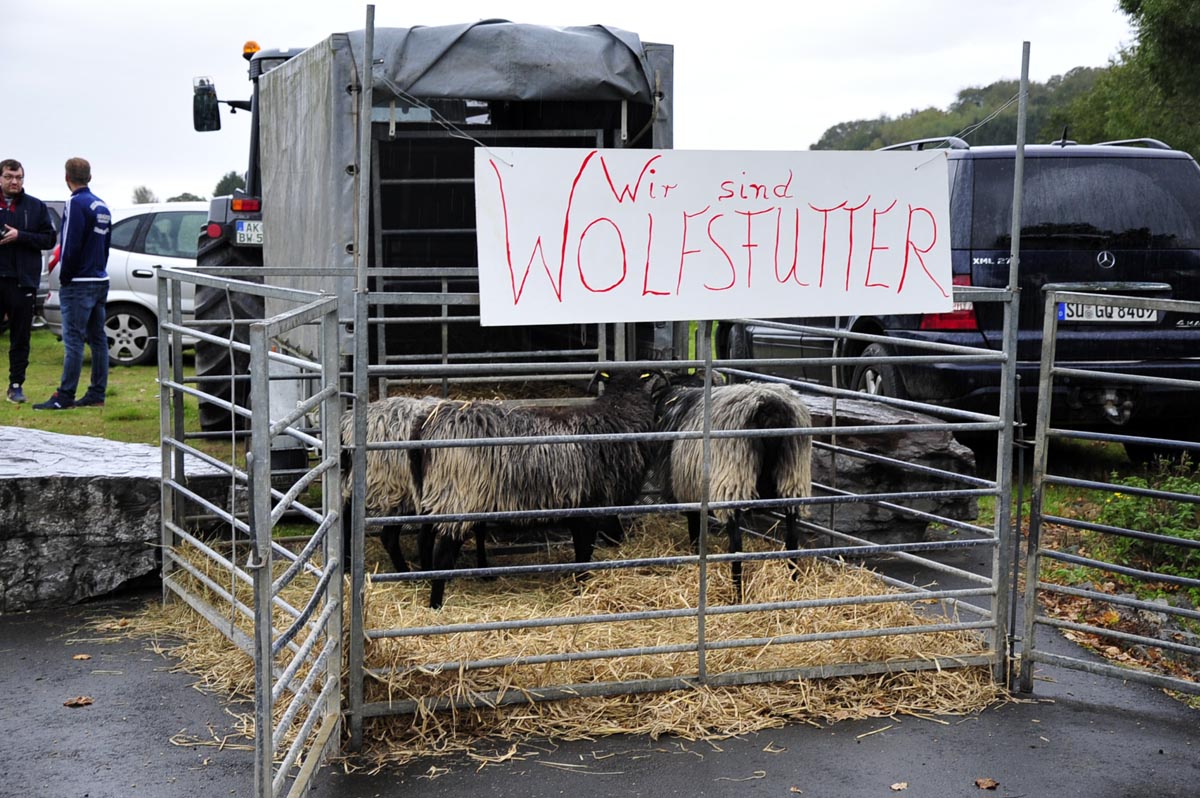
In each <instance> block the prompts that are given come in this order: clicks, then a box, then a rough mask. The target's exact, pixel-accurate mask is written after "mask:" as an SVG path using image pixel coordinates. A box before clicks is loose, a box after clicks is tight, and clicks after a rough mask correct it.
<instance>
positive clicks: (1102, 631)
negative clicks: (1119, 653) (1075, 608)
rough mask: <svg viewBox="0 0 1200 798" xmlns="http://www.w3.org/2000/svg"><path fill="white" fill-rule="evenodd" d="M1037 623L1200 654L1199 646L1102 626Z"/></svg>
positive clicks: (1053, 620)
mask: <svg viewBox="0 0 1200 798" xmlns="http://www.w3.org/2000/svg"><path fill="white" fill-rule="evenodd" d="M1037 622H1038V623H1039V624H1040V625H1042V626H1053V627H1054V628H1055V629H1069V630H1071V631H1074V632H1083V633H1085V634H1091V635H1096V636H1097V637H1109V638H1112V639H1113V640H1123V641H1125V642H1126V643H1134V644H1137V645H1143V646H1151V647H1153V648H1165V649H1169V650H1171V651H1179V652H1182V653H1184V654H1190V655H1192V656H1196V655H1197V654H1200V646H1189V645H1188V644H1186V643H1176V642H1175V641H1174V640H1160V639H1158V638H1157V637H1146V636H1145V635H1135V634H1129V633H1128V632H1121V631H1119V630H1117V629H1106V628H1105V627H1103V626H1092V625H1090V624H1086V623H1075V622H1073V621H1063V620H1059V619H1058V618H1047V617H1039V618H1038V619H1037Z"/></svg>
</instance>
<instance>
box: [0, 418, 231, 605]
mask: <svg viewBox="0 0 1200 798" xmlns="http://www.w3.org/2000/svg"><path fill="white" fill-rule="evenodd" d="M0 452H4V455H3V457H0V612H16V611H21V610H27V609H35V608H45V607H54V606H64V605H68V604H75V603H78V602H80V601H84V600H86V599H89V598H93V597H95V596H100V595H103V594H105V593H109V592H111V591H113V590H115V589H116V588H118V587H120V586H121V585H122V584H124V583H126V582H128V581H129V580H131V579H136V578H139V577H143V576H146V575H149V574H154V573H157V571H158V568H159V562H160V559H159V540H160V532H159V526H160V518H161V512H160V506H161V501H160V499H161V497H160V487H159V486H160V478H161V476H162V471H161V467H160V457H159V449H158V447H157V446H150V445H145V444H132V443H120V442H117V441H109V440H104V439H101V438H90V437H84V436H78V435H60V434H57V433H52V432H44V431H41V430H30V429H21V428H16V427H0ZM192 462H194V463H195V466H194V467H193V465H192V464H191V463H189V465H188V473H189V476H190V475H192V474H193V473H195V474H196V475H197V476H199V477H201V478H202V479H206V480H208V481H209V482H210V483H211V482H212V481H213V480H215V479H216V478H218V476H219V472H218V471H216V470H215V469H212V468H211V467H209V466H207V465H205V464H203V463H199V462H196V461H194V460H193V461H192Z"/></svg>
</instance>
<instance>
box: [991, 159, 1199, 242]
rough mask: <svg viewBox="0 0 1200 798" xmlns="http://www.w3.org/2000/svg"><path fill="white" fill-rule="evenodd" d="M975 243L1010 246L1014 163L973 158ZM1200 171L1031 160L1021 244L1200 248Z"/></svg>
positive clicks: (1150, 164)
mask: <svg viewBox="0 0 1200 798" xmlns="http://www.w3.org/2000/svg"><path fill="white" fill-rule="evenodd" d="M974 168H975V194H974V198H973V200H974V201H973V205H974V219H973V224H972V227H971V246H972V247H973V248H975V249H1008V248H1009V247H1010V244H1011V235H1010V233H1011V228H1012V195H1013V193H1012V186H1013V168H1014V161H1013V160H1012V159H1010V158H1003V159H992V158H980V159H978V160H976V161H974ZM1197 225H1200V169H1198V168H1197V166H1196V164H1195V162H1193V161H1189V160H1185V159H1178V158H1174V159H1171V158H1085V157H1072V158H1026V159H1025V191H1024V194H1023V202H1022V209H1021V246H1022V247H1023V248H1027V249H1081V248H1082V249H1200V229H1198V228H1197Z"/></svg>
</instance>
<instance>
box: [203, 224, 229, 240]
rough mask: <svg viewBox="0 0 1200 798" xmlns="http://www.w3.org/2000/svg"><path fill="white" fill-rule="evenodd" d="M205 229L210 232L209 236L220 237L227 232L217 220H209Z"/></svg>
mask: <svg viewBox="0 0 1200 798" xmlns="http://www.w3.org/2000/svg"><path fill="white" fill-rule="evenodd" d="M204 231H205V233H207V234H208V237H209V238H220V237H221V236H222V234H224V232H225V231H224V230H222V229H221V225H220V224H218V223H217V222H209V223H208V224H207V225H205V227H204Z"/></svg>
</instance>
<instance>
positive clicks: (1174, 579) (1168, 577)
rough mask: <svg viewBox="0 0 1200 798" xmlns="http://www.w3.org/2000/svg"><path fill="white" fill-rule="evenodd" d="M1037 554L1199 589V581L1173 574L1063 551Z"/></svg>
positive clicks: (1043, 551) (1147, 579)
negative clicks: (1144, 569) (1145, 569)
mask: <svg viewBox="0 0 1200 798" xmlns="http://www.w3.org/2000/svg"><path fill="white" fill-rule="evenodd" d="M1038 554H1040V555H1041V556H1042V557H1046V558H1048V559H1051V560H1058V561H1059V562H1069V563H1072V564H1073V565H1083V566H1086V567H1088V568H1095V569H1097V570H1100V571H1111V572H1112V573H1114V574H1124V575H1125V576H1133V577H1137V578H1138V579H1144V580H1146V581H1152V582H1169V583H1171V584H1173V585H1181V586H1183V587H1200V579H1190V578H1188V577H1186V576H1175V575H1174V574H1164V573H1159V572H1158V571H1143V570H1141V569H1139V568H1130V567H1129V566H1127V565H1117V564H1116V563H1111V562H1105V561H1104V560H1095V559H1092V558H1091V557H1080V556H1079V555H1078V554H1068V553H1066V552H1064V551H1054V550H1053V549H1042V550H1041V551H1039V552H1038Z"/></svg>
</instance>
